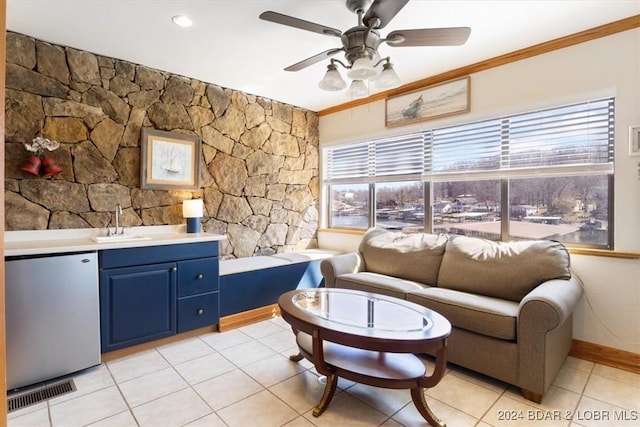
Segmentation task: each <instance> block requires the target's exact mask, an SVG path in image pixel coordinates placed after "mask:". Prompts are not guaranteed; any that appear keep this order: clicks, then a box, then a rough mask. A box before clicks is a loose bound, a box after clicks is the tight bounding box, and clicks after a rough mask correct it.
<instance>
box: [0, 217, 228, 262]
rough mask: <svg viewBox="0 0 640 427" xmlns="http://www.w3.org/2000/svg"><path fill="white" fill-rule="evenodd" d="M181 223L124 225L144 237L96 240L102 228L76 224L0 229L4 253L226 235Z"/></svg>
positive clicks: (179, 241) (181, 241)
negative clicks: (60, 227)
mask: <svg viewBox="0 0 640 427" xmlns="http://www.w3.org/2000/svg"><path fill="white" fill-rule="evenodd" d="M185 228H186V227H185V225H184V224H183V225H159V226H146V227H127V228H126V234H128V235H131V236H144V237H145V238H148V239H146V240H130V241H127V240H122V241H115V242H100V243H98V242H96V241H94V240H93V239H92V238H95V237H97V236H105V235H106V229H99V228H76V229H66V230H26V231H6V232H5V233H4V256H5V257H7V256H21V255H44V254H54V253H65V252H83V251H97V250H105V249H117V248H134V247H145V246H159V245H176V244H184V243H197V242H211V241H215V240H224V239H226V236H225V235H222V234H214V233H204V232H202V233H186V232H185Z"/></svg>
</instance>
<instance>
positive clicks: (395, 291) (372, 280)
mask: <svg viewBox="0 0 640 427" xmlns="http://www.w3.org/2000/svg"><path fill="white" fill-rule="evenodd" d="M336 287H337V288H346V289H355V290H358V291H365V292H373V293H376V294H383V295H389V296H392V297H396V298H400V299H405V295H406V293H407V292H409V291H413V290H417V289H423V288H424V285H423V284H421V283H417V282H412V281H410V280H403V279H398V278H396V277H389V276H385V275H383V274H378V273H369V272H363V273H348V274H341V275H340V276H338V277H337V278H336Z"/></svg>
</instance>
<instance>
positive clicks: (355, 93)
mask: <svg viewBox="0 0 640 427" xmlns="http://www.w3.org/2000/svg"><path fill="white" fill-rule="evenodd" d="M349 92H350V93H351V97H352V98H364V97H365V96H369V88H368V87H367V85H366V84H365V83H364V82H363V81H362V80H354V81H352V82H351V86H350V87H349Z"/></svg>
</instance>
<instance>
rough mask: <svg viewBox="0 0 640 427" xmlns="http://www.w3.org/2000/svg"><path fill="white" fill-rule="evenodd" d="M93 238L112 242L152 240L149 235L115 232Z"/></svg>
mask: <svg viewBox="0 0 640 427" xmlns="http://www.w3.org/2000/svg"><path fill="white" fill-rule="evenodd" d="M91 240H93V241H94V242H98V243H110V242H131V241H136V240H151V237H148V236H137V235H129V234H114V235H112V236H96V237H92V238H91Z"/></svg>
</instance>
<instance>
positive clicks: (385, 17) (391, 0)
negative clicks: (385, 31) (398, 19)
mask: <svg viewBox="0 0 640 427" xmlns="http://www.w3.org/2000/svg"><path fill="white" fill-rule="evenodd" d="M407 3H409V0H375V1H374V2H373V4H372V5H371V6H369V9H368V10H367V13H366V14H365V15H364V18H363V20H362V22H364V24H365V25H367V26H373V28H384V27H385V26H386V25H387V24H388V23H389V22H390V21H391V20H392V19H393V17H394V16H396V15H397V14H398V12H400V9H402V8H403V7H404V6H405V5H406V4H407ZM376 18H377V19H379V20H380V22H379V23H378V24H377V25H372V24H370V21H371V20H372V19H376Z"/></svg>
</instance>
